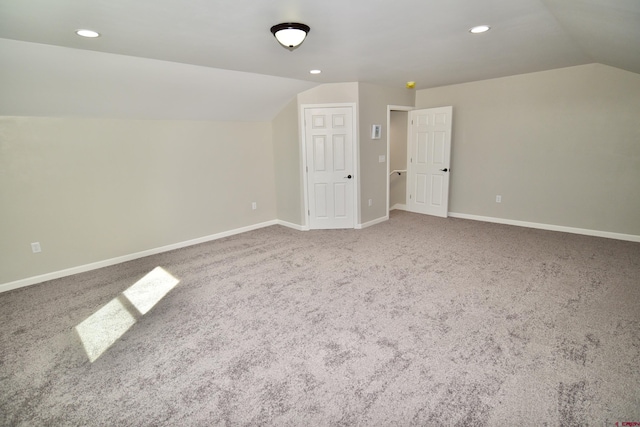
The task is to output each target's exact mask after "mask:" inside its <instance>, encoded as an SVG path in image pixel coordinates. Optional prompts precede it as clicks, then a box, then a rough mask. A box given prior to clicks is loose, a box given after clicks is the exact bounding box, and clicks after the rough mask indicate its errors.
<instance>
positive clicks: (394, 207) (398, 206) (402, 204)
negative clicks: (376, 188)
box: [389, 203, 409, 211]
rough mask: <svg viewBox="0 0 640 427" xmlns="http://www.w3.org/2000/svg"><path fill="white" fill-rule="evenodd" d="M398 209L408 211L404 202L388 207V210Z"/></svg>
mask: <svg viewBox="0 0 640 427" xmlns="http://www.w3.org/2000/svg"><path fill="white" fill-rule="evenodd" d="M396 209H397V210H399V211H408V210H409V208H408V207H407V205H405V204H404V203H396V204H395V205H393V206H391V207H390V208H389V210H390V211H393V210H396Z"/></svg>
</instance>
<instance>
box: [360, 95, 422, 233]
mask: <svg viewBox="0 0 640 427" xmlns="http://www.w3.org/2000/svg"><path fill="white" fill-rule="evenodd" d="M414 97H415V92H414V91H413V90H408V89H405V88H404V87H400V88H391V87H385V86H378V85H373V84H369V83H360V84H359V97H358V109H359V120H360V122H359V129H360V132H359V133H360V145H359V149H360V223H361V224H365V223H367V222H369V221H373V220H376V219H380V218H383V217H385V216H386V215H387V161H388V159H387V160H386V161H385V162H383V163H380V162H379V156H381V155H384V156H385V157H386V155H387V129H386V128H387V106H389V105H403V106H412V105H413V104H414ZM374 124H378V125H382V136H381V138H380V139H371V125H374ZM369 199H371V200H372V205H371V206H369V205H368V201H369Z"/></svg>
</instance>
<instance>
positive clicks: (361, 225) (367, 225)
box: [355, 215, 389, 230]
mask: <svg viewBox="0 0 640 427" xmlns="http://www.w3.org/2000/svg"><path fill="white" fill-rule="evenodd" d="M387 220H389V215H385V216H383V217H381V218H377V219H374V220H373V221H369V222H365V223H364V224H356V226H355V228H356V230H362V229H363V228H367V227H371V226H372V225H376V224H380V223H381V222H385V221H387Z"/></svg>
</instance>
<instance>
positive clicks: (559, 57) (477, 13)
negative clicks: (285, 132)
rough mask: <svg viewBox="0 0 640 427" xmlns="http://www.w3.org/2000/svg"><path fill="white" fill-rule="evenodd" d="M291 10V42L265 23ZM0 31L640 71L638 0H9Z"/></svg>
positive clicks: (145, 44) (140, 44)
mask: <svg viewBox="0 0 640 427" xmlns="http://www.w3.org/2000/svg"><path fill="white" fill-rule="evenodd" d="M288 21H298V22H302V23H305V24H307V25H309V26H310V27H311V32H310V34H309V36H308V38H307V40H306V41H305V42H304V43H303V45H302V46H301V47H300V48H299V49H297V50H294V51H293V52H289V51H288V50H286V49H284V48H282V47H281V46H280V45H278V43H277V42H276V41H275V39H274V38H273V36H272V35H271V33H270V32H269V28H270V27H271V26H272V25H274V24H278V23H280V22H288ZM478 24H489V25H491V26H492V29H491V31H489V32H488V33H485V34H482V35H472V34H470V33H469V32H468V29H469V28H470V27H472V26H474V25H478ZM78 28H90V29H94V30H96V31H98V32H100V33H101V34H102V36H101V37H100V38H97V39H83V38H80V37H78V36H76V35H75V34H74V30H76V29H78ZM0 38H5V39H13V40H21V41H27V42H35V43H43V44H51V45H58V46H66V47H71V48H76V49H86V50H94V51H101V52H109V53H116V54H121V55H129V56H137V57H143V58H152V59H159V60H164V61H173V62H179V63H185V64H194V65H200V66H205V67H212V68H219V69H226V70H236V71H245V72H251V73H258V74H266V75H271V76H278V77H286V78H289V79H295V80H307V81H309V82H315V83H328V82H347V81H361V82H369V83H375V84H381V85H386V86H395V87H403V86H404V83H405V82H406V81H409V80H414V81H416V82H417V84H416V88H417V89H421V88H427V87H435V86H441V85H446V84H454V83H461V82H468V81H475V80H482V79H487V78H494V77H502V76H507V75H515V74H522V73H528V72H535V71H542V70H547V69H553V68H561V67H568V66H573V65H580V64H586V63H592V62H599V63H603V64H607V65H611V66H614V67H618V68H622V69H625V70H628V71H632V72H635V73H640V0H395V1H394V0H295V1H294V0H262V1H259V0H183V1H176V0H135V1H131V0H55V1H52V0H5V1H2V2H0ZM312 68H320V69H322V71H323V72H322V74H320V75H319V76H313V75H310V74H309V70H311V69H312Z"/></svg>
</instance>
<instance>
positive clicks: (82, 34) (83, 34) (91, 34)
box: [76, 30, 100, 38]
mask: <svg viewBox="0 0 640 427" xmlns="http://www.w3.org/2000/svg"><path fill="white" fill-rule="evenodd" d="M76 34H77V35H79V36H80V37H89V38H96V37H100V33H97V32H95V31H93V30H76Z"/></svg>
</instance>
